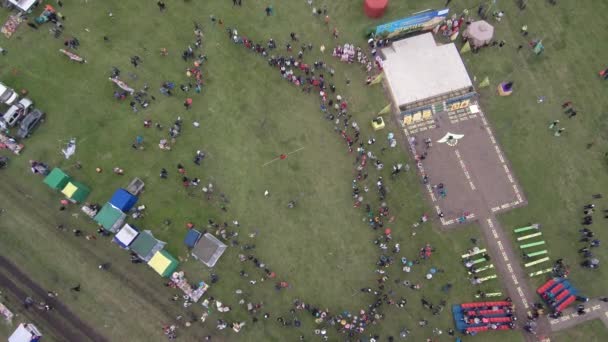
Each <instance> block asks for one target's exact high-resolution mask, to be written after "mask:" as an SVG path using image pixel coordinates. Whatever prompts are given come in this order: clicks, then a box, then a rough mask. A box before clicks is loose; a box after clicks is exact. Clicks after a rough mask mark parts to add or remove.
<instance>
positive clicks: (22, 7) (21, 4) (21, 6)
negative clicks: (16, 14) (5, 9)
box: [8, 0, 38, 12]
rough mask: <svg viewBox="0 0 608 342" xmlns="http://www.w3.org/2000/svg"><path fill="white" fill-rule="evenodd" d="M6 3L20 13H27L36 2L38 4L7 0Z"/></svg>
mask: <svg viewBox="0 0 608 342" xmlns="http://www.w3.org/2000/svg"><path fill="white" fill-rule="evenodd" d="M8 2H10V3H11V5H13V6H15V7H17V8H18V9H19V10H20V11H23V12H27V11H29V10H30V8H32V6H34V4H35V3H36V2H38V0H8Z"/></svg>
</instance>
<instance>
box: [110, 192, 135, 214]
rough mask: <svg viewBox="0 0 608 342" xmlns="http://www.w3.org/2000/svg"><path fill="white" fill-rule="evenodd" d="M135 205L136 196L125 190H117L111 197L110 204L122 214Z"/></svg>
mask: <svg viewBox="0 0 608 342" xmlns="http://www.w3.org/2000/svg"><path fill="white" fill-rule="evenodd" d="M135 203H137V196H134V195H132V194H131V193H129V192H128V191H127V190H125V189H118V190H116V192H114V195H112V198H111V199H110V204H111V205H113V206H114V207H115V208H117V209H118V210H120V211H122V212H123V213H126V212H128V211H129V210H131V208H133V206H134V205H135Z"/></svg>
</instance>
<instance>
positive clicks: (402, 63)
mask: <svg viewBox="0 0 608 342" xmlns="http://www.w3.org/2000/svg"><path fill="white" fill-rule="evenodd" d="M382 54H383V55H384V57H385V61H384V64H383V66H384V73H385V74H386V80H387V81H388V82H387V83H388V85H389V88H390V92H391V96H392V97H393V101H394V102H395V105H396V106H398V107H401V106H406V105H408V104H412V103H416V102H419V101H424V100H427V99H431V98H435V97H437V96H441V95H443V94H449V93H451V92H454V91H458V90H461V89H466V88H469V87H471V86H472V85H473V84H472V82H471V78H470V77H469V74H468V73H467V70H466V68H465V66H464V63H463V62H462V59H461V58H460V53H459V52H458V50H457V49H456V46H455V45H454V44H452V43H449V44H444V45H437V43H435V39H434V38H433V35H432V33H425V34H422V35H418V36H414V37H411V38H407V39H403V40H399V41H396V42H394V43H393V44H392V45H391V46H390V47H387V48H384V49H382Z"/></svg>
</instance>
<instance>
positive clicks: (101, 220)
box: [94, 203, 127, 233]
mask: <svg viewBox="0 0 608 342" xmlns="http://www.w3.org/2000/svg"><path fill="white" fill-rule="evenodd" d="M126 217H127V215H126V214H125V213H123V212H122V211H120V210H118V209H116V208H114V207H113V206H112V205H111V204H110V203H106V204H104V206H103V207H102V208H101V210H99V212H98V213H97V215H95V218H94V220H95V222H97V223H98V224H99V225H100V226H102V227H103V228H104V229H105V230H108V231H111V232H112V233H116V232H117V231H118V229H119V228H120V227H121V226H122V225H123V223H125V219H126Z"/></svg>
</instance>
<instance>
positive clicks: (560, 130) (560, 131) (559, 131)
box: [553, 127, 566, 137]
mask: <svg viewBox="0 0 608 342" xmlns="http://www.w3.org/2000/svg"><path fill="white" fill-rule="evenodd" d="M565 130H566V129H565V128H564V127H562V128H560V129H558V130H557V131H555V133H554V134H553V135H554V136H556V137H559V136H561V135H562V133H563V132H564V131H565Z"/></svg>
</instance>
